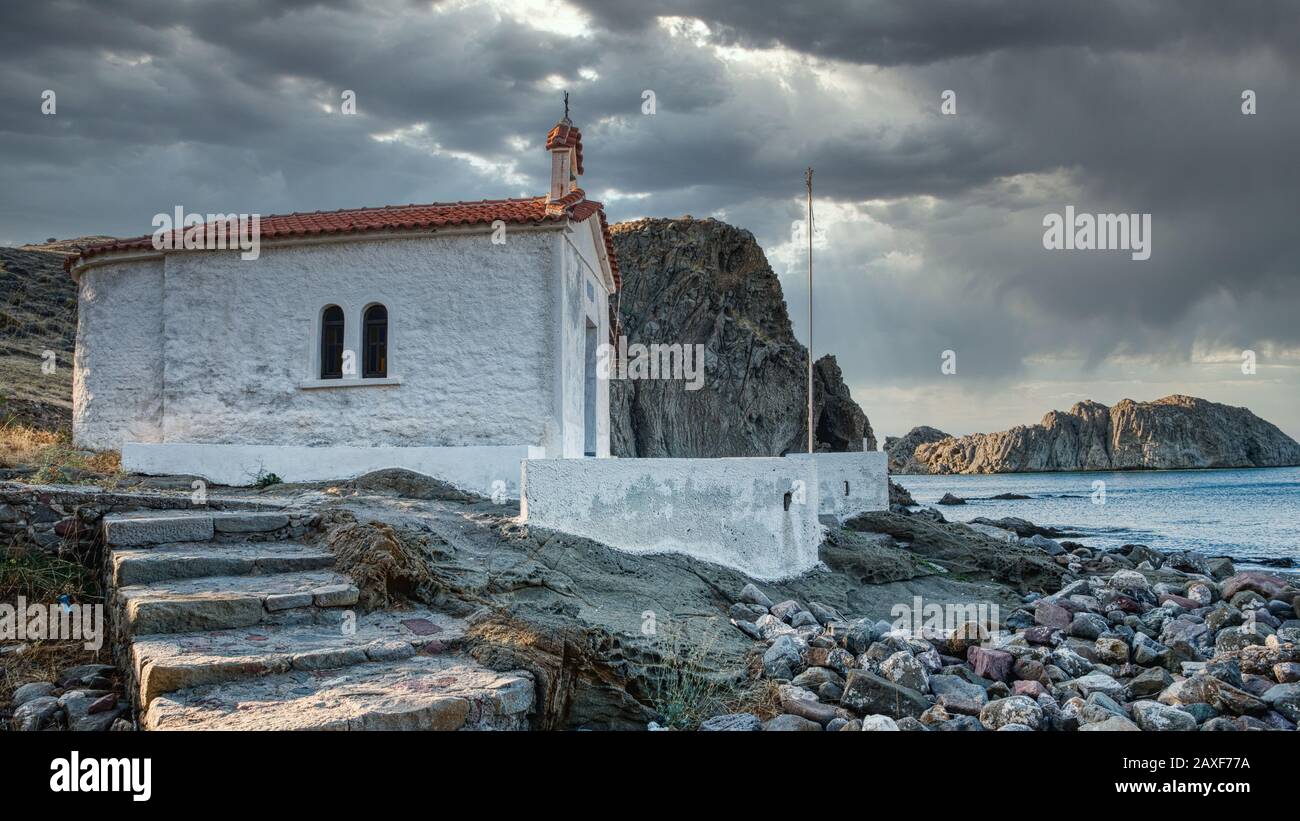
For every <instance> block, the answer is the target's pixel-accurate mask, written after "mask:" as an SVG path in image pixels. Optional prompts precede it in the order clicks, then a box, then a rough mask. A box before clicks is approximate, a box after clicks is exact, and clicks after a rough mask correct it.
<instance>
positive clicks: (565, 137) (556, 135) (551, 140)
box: [546, 122, 582, 174]
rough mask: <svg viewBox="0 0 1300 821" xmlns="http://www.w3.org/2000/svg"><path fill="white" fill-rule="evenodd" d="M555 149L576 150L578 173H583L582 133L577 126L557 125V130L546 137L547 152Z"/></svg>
mask: <svg viewBox="0 0 1300 821" xmlns="http://www.w3.org/2000/svg"><path fill="white" fill-rule="evenodd" d="M555 148H572V149H574V154H576V155H577V162H576V165H577V166H578V173H579V174H581V173H582V132H581V131H579V130H578V127H577V126H575V125H572V124H570V123H565V122H559V123H556V124H555V128H552V129H551V131H550V133H549V134H547V135H546V150H547V151H550V150H552V149H555Z"/></svg>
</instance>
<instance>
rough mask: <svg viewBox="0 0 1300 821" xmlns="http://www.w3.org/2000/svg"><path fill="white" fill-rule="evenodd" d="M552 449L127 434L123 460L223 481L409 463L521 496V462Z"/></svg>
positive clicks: (303, 477)
mask: <svg viewBox="0 0 1300 821" xmlns="http://www.w3.org/2000/svg"><path fill="white" fill-rule="evenodd" d="M543 456H545V449H544V448H540V447H536V446H530V445H466V446H463V447H346V446H331V447H308V446H303V445H204V444H186V443H171V442H168V443H146V442H128V443H127V444H125V445H123V446H122V468H123V469H124V470H127V471H131V472H134V473H145V474H150V475H155V476H169V475H171V476H174V475H192V476H201V477H203V478H204V479H207V480H208V481H209V482H213V483H216V484H221V485H251V484H253V483H254V482H255V481H256V479H257V476H258V474H259V473H274V474H275V475H277V476H279V477H280V478H281V479H283V480H284V481H286V482H322V481H329V480H332V479H352V478H355V477H357V476H360V475H361V474H363V473H369V472H370V471H372V470H382V469H383V468H405V469H407V470H413V471H415V472H416V473H423V474H424V475H426V476H432V477H434V478H435V479H441V480H443V481H444V482H448V483H450V484H452V485H455V486H456V487H457V488H460V489H461V490H465V491H469V492H471V493H478V494H480V495H483V496H488V497H491V496H493V495H494V494H496V495H497V496H498V497H500V495H501V494H502V493H504V495H505V496H507V497H509V498H512V499H517V498H519V497H520V496H519V495H520V464H521V463H522V462H523V461H524V460H525V459H539V458H542V457H543Z"/></svg>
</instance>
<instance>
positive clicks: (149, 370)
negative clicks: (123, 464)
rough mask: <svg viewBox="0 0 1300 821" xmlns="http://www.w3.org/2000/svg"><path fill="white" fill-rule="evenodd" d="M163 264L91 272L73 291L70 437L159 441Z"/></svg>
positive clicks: (86, 441)
mask: <svg viewBox="0 0 1300 821" xmlns="http://www.w3.org/2000/svg"><path fill="white" fill-rule="evenodd" d="M162 295H163V261H162V260H161V259H154V260H142V261H137V262H133V263H124V264H119V265H113V266H108V267H105V268H96V269H92V270H89V271H86V272H85V274H84V275H83V276H82V277H81V281H80V284H79V286H78V291H77V349H76V353H75V354H74V356H73V371H72V405H73V411H72V433H73V439H74V441H75V442H76V444H77V446H78V447H83V448H91V449H94V450H110V449H116V448H118V447H121V445H122V442H123V441H126V440H133V441H137V442H157V441H160V440H161V439H162V425H163V399H162V373H163V346H162V334H163V299H162Z"/></svg>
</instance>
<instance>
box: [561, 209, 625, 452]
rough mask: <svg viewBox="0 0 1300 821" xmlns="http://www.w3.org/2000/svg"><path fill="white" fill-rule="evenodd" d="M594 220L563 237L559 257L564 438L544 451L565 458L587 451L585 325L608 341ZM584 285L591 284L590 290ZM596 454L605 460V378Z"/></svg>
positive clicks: (599, 386) (599, 390)
mask: <svg viewBox="0 0 1300 821" xmlns="http://www.w3.org/2000/svg"><path fill="white" fill-rule="evenodd" d="M598 225H599V220H598V219H596V218H595V217H593V218H591V219H590V220H588V221H587V222H582V223H577V224H575V225H574V226H573V227H572V228H573V230H571V231H567V232H565V234H564V235H563V236H562V237H561V239H560V241H559V243H558V246H559V249H558V251H557V254H558V256H559V258H560V260H561V261H562V264H561V266H560V268H561V270H560V278H561V282H560V287H559V288H558V289H557V290H556V316H557V317H559V322H558V323H557V327H556V329H555V333H556V337H557V340H558V342H557V348H556V351H557V353H556V360H555V367H556V369H557V373H558V374H559V382H558V385H557V388H556V390H557V392H556V401H557V406H558V407H559V408H561V415H562V418H563V420H564V423H563V426H562V431H563V436H562V438H561V439H560V440H559V441H557V442H555V443H554V445H553V447H552V448H551V449H549V450H548V453H550V454H554V455H560V456H563V457H565V458H575V457H580V456H582V455H583V454H584V453H585V432H586V425H585V397H586V385H585V382H586V379H585V376H586V368H585V346H586V333H587V322H588V321H590V322H591V323H592V324H593V325H595V336H596V340H597V343H598V344H600V343H606V342H608V340H609V294H610V291H609V288H608V286H607V285H606V284H605V283H604V282H603V281H602V277H601V275H600V273H599V272H600V261H599V259H598V257H597V255H596V246H595V243H594V235H593V231H592V228H593V227H594V226H598ZM588 285H590V286H591V288H590V292H589V291H588V287H587V286H588ZM596 420H597V426H596V455H597V456H602V457H603V456H609V380H608V378H598V379H597V383H596Z"/></svg>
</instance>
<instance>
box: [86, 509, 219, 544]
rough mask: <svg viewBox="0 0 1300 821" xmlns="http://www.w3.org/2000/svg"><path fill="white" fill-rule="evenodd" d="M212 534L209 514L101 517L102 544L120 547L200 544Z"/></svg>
mask: <svg viewBox="0 0 1300 821" xmlns="http://www.w3.org/2000/svg"><path fill="white" fill-rule="evenodd" d="M214 532H215V529H214V527H213V524H212V514H211V513H194V512H176V513H168V514H163V515H157V514H141V515H136V514H129V513H126V514H113V515H111V516H105V517H104V541H105V542H106V543H107V544H110V545H114V546H119V547H132V546H137V545H149V544H165V543H167V542H203V541H207V540H208V539H211V538H212V534H213V533H214Z"/></svg>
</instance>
